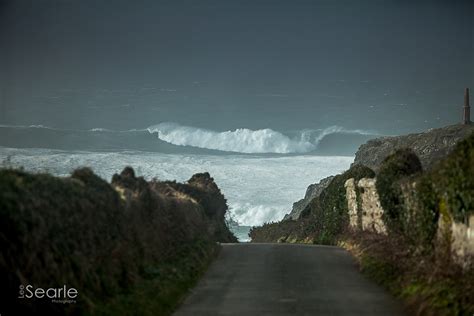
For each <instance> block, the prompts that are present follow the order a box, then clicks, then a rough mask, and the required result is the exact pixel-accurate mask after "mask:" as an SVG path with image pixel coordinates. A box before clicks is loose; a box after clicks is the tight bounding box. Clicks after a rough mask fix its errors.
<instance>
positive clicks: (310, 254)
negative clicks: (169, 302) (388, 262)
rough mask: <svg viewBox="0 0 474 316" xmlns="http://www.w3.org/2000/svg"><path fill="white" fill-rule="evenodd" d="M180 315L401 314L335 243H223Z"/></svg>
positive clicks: (397, 307) (394, 301) (399, 308)
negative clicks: (332, 244) (330, 245)
mask: <svg viewBox="0 0 474 316" xmlns="http://www.w3.org/2000/svg"><path fill="white" fill-rule="evenodd" d="M222 246H223V247H222V251H221V253H220V255H219V257H218V258H217V260H216V261H215V262H214V263H213V264H212V265H211V267H210V269H209V270H208V271H207V273H206V274H205V275H204V277H203V279H202V280H201V281H200V282H199V283H198V285H197V286H196V287H195V288H194V289H193V290H192V292H191V293H190V295H189V296H188V297H187V299H186V300H185V301H184V303H183V304H182V306H181V307H180V309H178V310H177V311H176V313H175V315H176V316H182V315H189V316H191V315H193V316H195V315H206V316H212V315H365V316H368V315H385V316H388V315H403V312H402V310H401V307H400V306H399V305H400V303H399V302H397V301H396V300H395V299H393V298H392V297H391V296H390V295H388V294H387V293H386V292H385V291H384V290H383V289H381V288H380V287H378V286H377V285H375V284H373V283H372V282H370V281H369V280H367V279H366V278H365V277H364V276H362V275H361V274H360V273H359V272H358V271H357V268H356V265H355V262H354V261H353V259H352V257H351V256H350V255H349V253H347V252H346V251H345V250H343V249H341V248H338V247H329V246H314V245H295V244H252V243H243V244H224V245H222Z"/></svg>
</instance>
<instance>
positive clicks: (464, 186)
mask: <svg viewBox="0 0 474 316" xmlns="http://www.w3.org/2000/svg"><path fill="white" fill-rule="evenodd" d="M426 177H427V180H428V181H430V182H431V183H432V184H433V188H434V191H435V192H436V194H437V196H438V200H441V199H443V201H444V203H445V204H446V207H447V211H448V212H449V213H450V214H451V215H452V216H453V219H454V220H456V221H458V222H464V223H467V220H468V217H469V216H470V215H472V214H474V134H472V135H471V136H470V137H468V138H466V139H465V140H463V141H461V142H460V143H459V144H458V145H457V146H456V147H455V149H454V150H453V152H452V153H451V154H450V155H449V156H448V158H447V159H444V160H443V161H441V162H440V163H439V164H437V165H436V166H435V168H433V170H432V172H430V173H429V174H427V175H426Z"/></svg>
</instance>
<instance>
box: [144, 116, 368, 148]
mask: <svg viewBox="0 0 474 316" xmlns="http://www.w3.org/2000/svg"><path fill="white" fill-rule="evenodd" d="M148 132H149V133H151V134H157V136H158V138H159V139H160V140H162V141H165V142H168V143H171V144H173V145H178V146H193V147H198V148H205V149H213V150H220V151H228V152H238V153H247V154H251V153H276V154H290V153H300V154H301V153H308V152H311V151H314V150H315V149H316V148H317V146H318V144H319V142H320V141H321V140H322V139H323V138H324V137H325V136H327V135H329V134H333V133H352V134H371V133H370V132H366V131H361V130H345V129H344V128H342V127H339V126H331V127H329V128H326V129H323V130H304V131H302V132H300V133H299V134H298V135H297V136H295V137H289V136H287V135H284V134H282V133H280V132H277V131H274V130H272V129H269V128H265V129H259V130H251V129H247V128H239V129H236V130H232V131H224V132H218V131H213V130H208V129H203V128H197V127H192V126H183V125H179V124H177V123H170V122H166V123H160V124H157V125H154V126H150V127H148Z"/></svg>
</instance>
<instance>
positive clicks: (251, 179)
mask: <svg viewBox="0 0 474 316" xmlns="http://www.w3.org/2000/svg"><path fill="white" fill-rule="evenodd" d="M352 160H353V157H341V156H331V157H321V156H283V157H271V158H269V157H255V156H242V155H225V156H224V155H218V156H211V155H209V156H208V155H177V154H161V153H147V152H121V153H97V152H78V151H75V152H67V151H57V150H49V149H12V148H2V147H0V162H1V161H5V163H7V164H9V165H11V166H23V167H24V168H25V169H26V170H30V171H35V172H40V171H41V172H44V171H47V172H51V173H53V174H56V175H60V176H66V175H68V174H70V172H71V171H72V170H74V169H75V168H78V167H81V166H89V167H91V168H92V169H93V170H94V171H95V172H96V173H97V174H98V175H100V176H101V177H103V178H104V179H106V180H110V178H111V177H112V175H113V174H114V173H116V172H120V171H121V170H122V169H123V168H124V166H127V165H130V166H132V167H133V168H134V169H135V171H136V173H137V174H138V175H141V176H144V177H145V178H147V179H151V178H153V177H157V178H158V179H161V180H165V179H168V180H178V181H186V180H188V179H189V178H190V177H191V176H192V175H193V174H194V173H197V172H204V171H208V172H209V173H210V174H211V176H212V177H214V179H215V181H216V183H217V185H218V186H219V187H220V188H221V190H222V192H223V194H224V195H225V197H226V198H227V201H228V204H229V208H230V212H231V214H232V217H233V218H234V219H235V220H236V221H237V222H238V223H239V224H240V225H245V226H253V225H260V224H263V223H265V222H271V221H277V220H280V219H281V218H282V217H283V216H284V215H285V214H286V213H287V212H289V211H290V210H291V206H292V204H293V202H295V201H297V200H299V199H300V198H302V197H303V196H304V193H305V191H306V188H307V186H308V185H309V184H311V183H315V182H318V181H319V180H320V179H322V178H324V177H327V176H329V175H333V174H337V173H340V172H341V171H343V170H345V169H347V168H348V167H349V165H350V163H351V162H352Z"/></svg>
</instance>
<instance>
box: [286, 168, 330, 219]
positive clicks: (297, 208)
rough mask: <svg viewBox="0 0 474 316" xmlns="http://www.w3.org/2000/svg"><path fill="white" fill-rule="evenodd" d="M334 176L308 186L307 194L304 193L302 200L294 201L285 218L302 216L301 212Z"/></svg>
mask: <svg viewBox="0 0 474 316" xmlns="http://www.w3.org/2000/svg"><path fill="white" fill-rule="evenodd" d="M333 178H334V176H330V177H327V178H324V179H322V180H321V181H319V182H318V183H313V184H310V185H309V186H308V188H307V189H306V194H305V195H304V198H302V199H301V200H299V201H297V202H295V203H293V208H292V209H291V212H290V213H288V214H286V215H285V217H284V218H283V220H286V219H295V220H296V219H298V218H299V217H300V214H301V212H303V210H304V209H305V208H306V206H308V204H309V203H310V202H311V201H312V200H313V199H314V198H315V197H318V196H319V195H320V194H321V192H322V191H323V190H324V189H325V188H326V187H327V186H328V185H329V183H331V180H332V179H333Z"/></svg>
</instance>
